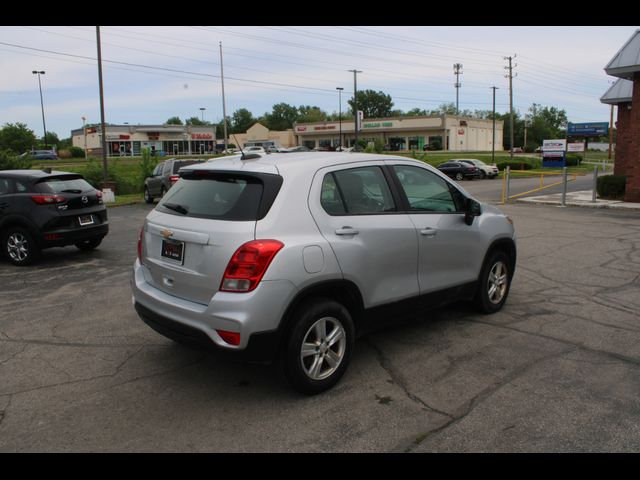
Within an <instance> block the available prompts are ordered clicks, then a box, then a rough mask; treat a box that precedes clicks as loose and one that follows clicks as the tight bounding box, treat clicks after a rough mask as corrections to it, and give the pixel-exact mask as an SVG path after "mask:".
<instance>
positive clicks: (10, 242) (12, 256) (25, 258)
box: [2, 227, 40, 266]
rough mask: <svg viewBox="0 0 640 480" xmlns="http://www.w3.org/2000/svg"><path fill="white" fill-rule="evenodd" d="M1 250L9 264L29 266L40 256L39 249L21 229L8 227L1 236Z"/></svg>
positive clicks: (31, 238) (25, 231) (28, 234)
mask: <svg viewBox="0 0 640 480" xmlns="http://www.w3.org/2000/svg"><path fill="white" fill-rule="evenodd" d="M2 250H3V252H4V254H5V255H6V257H7V258H8V259H9V261H10V262H11V263H13V264H14V265H18V266H23V265H31V264H32V263H33V262H34V261H35V260H36V259H37V258H38V257H39V256H40V247H39V246H38V245H37V244H36V242H35V240H34V239H33V237H32V236H31V234H30V233H29V232H28V231H27V230H26V229H24V228H22V227H9V228H8V229H7V230H5V232H4V234H3V235H2Z"/></svg>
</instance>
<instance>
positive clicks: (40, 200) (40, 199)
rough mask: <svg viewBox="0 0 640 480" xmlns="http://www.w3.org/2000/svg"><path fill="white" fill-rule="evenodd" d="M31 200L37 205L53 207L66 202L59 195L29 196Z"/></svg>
mask: <svg viewBox="0 0 640 480" xmlns="http://www.w3.org/2000/svg"><path fill="white" fill-rule="evenodd" d="M31 200H33V201H34V202H35V203H37V204H38V205H55V204H57V203H64V202H66V201H67V200H66V198H64V197H61V196H60V195H31Z"/></svg>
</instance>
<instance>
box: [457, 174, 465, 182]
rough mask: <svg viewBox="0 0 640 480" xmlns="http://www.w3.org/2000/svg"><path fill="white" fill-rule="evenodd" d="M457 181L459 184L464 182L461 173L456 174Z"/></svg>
mask: <svg viewBox="0 0 640 480" xmlns="http://www.w3.org/2000/svg"><path fill="white" fill-rule="evenodd" d="M456 180H458V181H459V182H461V181H462V180H464V174H463V173H461V172H458V173H456Z"/></svg>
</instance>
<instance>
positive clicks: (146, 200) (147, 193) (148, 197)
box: [144, 187, 153, 203]
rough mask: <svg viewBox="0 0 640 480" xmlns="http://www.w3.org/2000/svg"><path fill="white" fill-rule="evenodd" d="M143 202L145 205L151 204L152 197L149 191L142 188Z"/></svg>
mask: <svg viewBox="0 0 640 480" xmlns="http://www.w3.org/2000/svg"><path fill="white" fill-rule="evenodd" d="M144 201H145V202H147V203H153V197H152V196H151V194H150V193H149V189H148V188H147V187H144Z"/></svg>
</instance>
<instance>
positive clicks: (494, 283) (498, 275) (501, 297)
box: [474, 250, 513, 313]
mask: <svg viewBox="0 0 640 480" xmlns="http://www.w3.org/2000/svg"><path fill="white" fill-rule="evenodd" d="M510 265H511V262H510V261H509V257H508V256H507V255H506V254H505V253H504V252H502V251H500V250H496V251H494V252H492V253H491V254H490V255H489V257H488V258H487V260H486V262H485V264H484V265H483V267H482V271H481V272H480V278H479V279H478V289H477V291H476V295H475V298H474V304H475V306H476V308H477V309H478V310H479V311H481V312H483V313H495V312H497V311H498V310H500V309H501V308H502V307H503V305H504V304H505V302H506V301H507V296H508V295H509V288H510V286H511V278H512V276H513V272H511V269H510Z"/></svg>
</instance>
